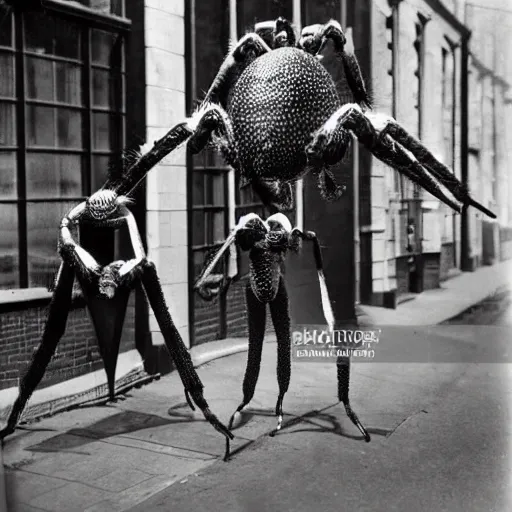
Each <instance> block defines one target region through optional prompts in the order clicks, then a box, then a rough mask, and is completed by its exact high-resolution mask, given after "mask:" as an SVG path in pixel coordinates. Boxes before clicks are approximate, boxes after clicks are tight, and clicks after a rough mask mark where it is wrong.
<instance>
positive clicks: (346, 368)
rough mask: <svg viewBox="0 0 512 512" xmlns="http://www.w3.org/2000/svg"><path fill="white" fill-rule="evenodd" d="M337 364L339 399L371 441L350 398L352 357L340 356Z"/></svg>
mask: <svg viewBox="0 0 512 512" xmlns="http://www.w3.org/2000/svg"><path fill="white" fill-rule="evenodd" d="M336 366H337V370H338V399H339V400H340V402H342V403H343V405H344V406H345V411H346V412H347V416H348V417H349V418H350V421H352V423H353V424H354V425H355V426H356V427H357V428H358V429H359V431H360V432H361V434H363V436H364V440H365V441H366V442H367V443H369V442H370V440H371V438H370V434H368V432H367V430H366V428H364V426H363V424H362V423H361V422H360V421H359V418H358V417H357V414H356V413H355V412H354V411H353V410H352V407H351V406H350V401H349V398H348V392H349V383H350V358H348V357H338V360H337V361H336Z"/></svg>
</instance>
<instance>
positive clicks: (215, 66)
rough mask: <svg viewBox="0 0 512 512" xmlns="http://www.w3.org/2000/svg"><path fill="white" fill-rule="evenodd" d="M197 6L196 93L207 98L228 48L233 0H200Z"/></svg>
mask: <svg viewBox="0 0 512 512" xmlns="http://www.w3.org/2000/svg"><path fill="white" fill-rule="evenodd" d="M238 3H240V2H238ZM195 8H196V16H195V18H196V19H195V21H196V61H197V62H196V85H197V89H196V97H197V98H198V99H203V97H204V94H205V93H206V91H207V90H208V89H209V88H210V85H211V83H212V81H213V79H214V78H215V75H216V74H217V71H218V70H219V66H220V65H221V64H222V61H223V60H224V57H225V55H226V52H227V50H228V43H229V0H196V3H195Z"/></svg>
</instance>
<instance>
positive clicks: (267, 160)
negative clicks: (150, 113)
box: [111, 18, 495, 218]
mask: <svg viewBox="0 0 512 512" xmlns="http://www.w3.org/2000/svg"><path fill="white" fill-rule="evenodd" d="M329 42H330V43H332V45H333V47H334V50H335V52H336V53H337V55H339V57H340V60H341V63H342V65H343V68H344V72H345V77H346V80H347V83H348V85H349V87H350V89H351V91H352V93H353V97H354V103H348V104H343V102H342V101H341V99H340V97H339V95H338V93H337V90H336V86H335V83H334V81H333V79H332V78H331V76H330V75H329V73H328V72H327V70H326V69H325V68H324V66H323V65H322V63H321V52H322V50H323V49H324V47H325V46H326V45H327V44H328V43H329ZM345 45H346V37H345V35H344V33H343V31H342V29H341V26H340V25H339V23H338V22H336V21H334V20H331V21H329V22H328V23H327V24H325V25H311V26H308V27H305V28H304V29H303V30H302V33H301V36H300V38H299V40H298V41H297V40H296V36H295V33H294V31H293V28H292V26H291V24H290V23H289V22H288V21H287V20H285V19H284V18H278V19H277V20H276V21H273V22H263V23H259V24H257V25H256V26H255V32H253V33H250V34H247V35H245V36H244V37H242V38H241V39H240V40H239V41H238V42H237V43H236V44H235V45H234V46H233V48H232V49H231V51H230V52H229V54H228V55H227V57H226V59H225V60H224V62H223V64H222V65H221V67H220V69H219V72H218V73H217V76H216V77H215V79H214V81H213V83H212V85H211V87H210V89H209V91H208V92H207V94H206V97H205V99H204V101H203V102H202V104H201V106H200V107H199V109H198V110H197V111H196V112H195V113H194V114H193V115H192V116H191V117H190V118H188V119H186V120H184V121H183V122H181V123H179V124H177V125H176V126H175V127H174V128H172V129H171V130H170V131H169V132H168V133H167V135H166V136H165V137H164V138H162V139H161V140H159V141H157V142H156V143H155V146H154V147H153V149H151V150H150V151H149V152H148V153H146V154H145V155H143V156H142V158H141V159H140V160H139V161H138V162H136V163H135V165H133V166H132V167H131V168H130V169H129V170H128V171H127V172H126V173H125V174H124V175H123V176H122V177H121V178H120V179H121V182H122V183H121V182H116V180H115V179H114V180H112V181H111V184H112V185H115V186H120V187H121V189H123V188H124V187H128V188H129V187H131V186H132V184H133V183H134V182H137V181H138V180H140V179H142V178H143V177H144V175H145V173H147V172H148V171H149V169H151V167H152V166H153V165H155V163H156V162H158V161H159V160H160V159H161V158H163V157H164V156H165V155H166V154H167V153H169V152H170V151H172V150H173V149H175V148H176V147H178V146H179V145H180V144H182V143H183V142H185V141H187V140H188V147H189V148H190V149H191V151H192V152H193V153H196V152H199V151H201V150H202V149H203V148H204V147H205V146H206V145H208V144H209V143H211V144H213V145H215V146H216V147H217V148H218V149H219V150H220V151H221V153H222V155H223V156H224V158H225V160H226V161H227V163H228V164H229V165H231V166H232V167H233V168H234V169H235V170H236V171H237V172H238V173H239V175H240V178H241V179H240V182H241V186H248V185H251V186H252V187H253V189H254V190H255V191H256V193H257V194H258V195H259V196H260V198H261V200H262V201H263V202H264V203H265V204H266V205H267V206H269V208H270V209H271V210H272V211H273V212H275V211H286V210H289V209H290V208H291V207H292V204H293V200H292V187H291V183H292V182H293V181H295V180H297V179H299V178H301V177H302V176H303V175H304V174H306V173H307V172H310V171H311V172H313V173H314V174H316V175H317V177H318V184H319V187H320V191H321V193H322V195H323V196H324V197H325V198H326V199H329V200H334V199H336V198H338V197H339V196H340V195H341V193H342V187H340V186H338V185H337V184H336V181H335V179H334V176H333V174H332V172H331V170H330V167H331V166H333V165H334V164H336V163H337V162H339V161H340V160H341V159H342V158H343V156H344V155H345V153H346V151H347V148H348V147H349V144H350V141H351V139H352V136H351V133H353V134H355V135H356V137H357V138H358V139H359V141H360V142H361V143H362V144H363V145H364V146H365V147H366V148H367V149H368V150H369V151H370V152H371V153H372V154H373V155H374V156H375V157H377V158H378V159H380V160H381V161H383V162H384V163H386V164H388V165H390V166H391V167H393V168H395V169H396V170H398V171H399V172H400V173H401V174H403V175H404V176H406V177H407V178H409V179H411V180H412V181H413V182H415V183H417V184H418V185H419V186H421V187H422V188H424V189H425V190H427V191H428V192H430V193H432V194H433V195H434V196H435V197H436V198H438V199H439V200H441V201H443V202H444V203H446V204H447V205H449V206H450V207H451V208H453V209H454V210H456V211H459V212H460V211H461V208H462V207H467V206H470V205H471V206H474V207H476V208H478V209H479V210H481V211H482V212H483V213H485V214H486V215H488V216H490V217H493V218H495V215H494V214H493V213H492V212H490V211H489V210H487V209H486V208H485V207H484V206H482V205H481V204H479V203H477V202H476V201H475V200H474V199H472V198H471V197H470V196H469V192H468V190H467V189H466V187H465V186H464V185H463V184H462V183H461V182H460V181H459V180H458V179H457V178H456V177H455V175H454V173H453V172H452V171H451V170H450V169H449V168H448V167H446V166H445V165H444V164H442V163H441V162H439V161H438V160H437V159H436V158H435V157H434V156H433V155H432V153H431V152H430V151H429V150H428V149H427V148H426V147H425V146H424V145H423V144H422V143H421V142H420V141H419V140H417V139H415V138H414V137H413V136H412V135H410V134H409V133H408V132H407V131H406V130H405V128H403V127H402V126H401V125H400V124H399V123H398V122H397V121H396V120H395V119H393V118H392V117H390V116H387V115H383V114H378V113H372V112H371V111H370V99H369V95H368V93H367V90H366V87H365V84H364V81H363V78H362V76H361V71H360V68H359V64H358V62H357V59H356V57H355V56H354V55H353V54H351V53H348V52H347V51H345ZM121 193H122V192H121Z"/></svg>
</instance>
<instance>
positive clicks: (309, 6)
mask: <svg viewBox="0 0 512 512" xmlns="http://www.w3.org/2000/svg"><path fill="white" fill-rule="evenodd" d="M303 5H304V14H303V16H304V19H305V24H306V25H311V24H313V23H327V22H328V21H329V20H330V19H332V18H333V19H335V20H338V21H340V18H341V0H316V1H315V2H304V3H303ZM343 28H345V27H343Z"/></svg>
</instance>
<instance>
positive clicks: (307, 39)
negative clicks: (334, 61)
mask: <svg viewBox="0 0 512 512" xmlns="http://www.w3.org/2000/svg"><path fill="white" fill-rule="evenodd" d="M329 39H330V40H331V41H332V42H333V44H334V49H335V50H336V52H337V53H338V55H339V56H340V57H341V61H342V63H343V69H344V71H345V76H346V79H347V83H348V85H349V87H350V90H351V91H352V94H353V95H354V99H355V101H356V103H358V104H359V105H361V107H362V108H371V101H370V98H369V96H368V92H367V91H366V86H365V84H364V80H363V76H362V74H361V69H360V67H359V62H358V61H357V58H356V56H355V55H354V54H353V53H349V52H347V51H346V50H345V44H346V42H347V38H346V36H345V34H344V33H343V30H342V29H341V25H340V24H339V23H338V22H337V21H335V20H331V21H329V22H328V23H326V24H325V25H318V24H317V25H309V26H307V27H304V28H303V29H302V33H301V36H300V39H299V42H298V47H299V48H301V49H303V50H304V51H306V52H308V53H310V54H311V55H314V56H316V55H318V54H319V53H320V52H321V51H322V49H323V48H324V46H325V45H326V44H327V41H328V40H329Z"/></svg>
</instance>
